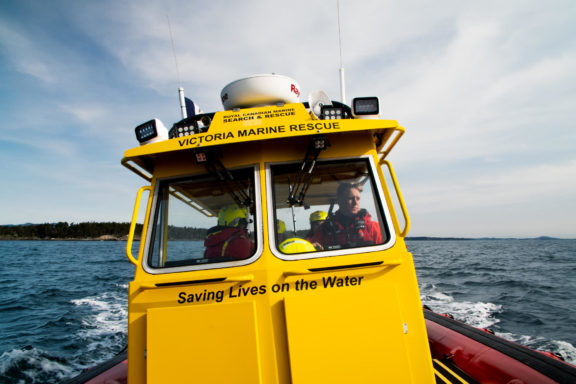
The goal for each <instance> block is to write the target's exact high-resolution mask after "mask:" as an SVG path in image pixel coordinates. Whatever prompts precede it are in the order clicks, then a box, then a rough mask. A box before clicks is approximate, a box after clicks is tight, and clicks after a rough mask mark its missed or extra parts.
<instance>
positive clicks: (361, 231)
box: [310, 183, 382, 250]
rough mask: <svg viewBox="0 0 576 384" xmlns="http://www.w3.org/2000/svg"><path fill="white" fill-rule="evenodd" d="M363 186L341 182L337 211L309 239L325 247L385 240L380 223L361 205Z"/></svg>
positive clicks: (337, 198) (371, 243) (365, 243)
mask: <svg viewBox="0 0 576 384" xmlns="http://www.w3.org/2000/svg"><path fill="white" fill-rule="evenodd" d="M360 193H361V187H360V186H359V185H358V184H351V183H342V184H340V186H339V187H338V191H337V192H336V202H337V203H338V211H336V213H335V214H334V215H332V216H331V217H328V220H326V222H324V224H322V226H321V227H320V229H319V230H318V231H316V233H314V236H312V238H311V239H310V242H311V243H313V244H314V245H315V246H316V247H320V248H321V249H324V250H330V249H339V248H351V247H359V246H366V245H373V244H382V232H381V231H380V225H379V224H378V222H376V221H372V218H371V216H370V214H369V213H368V212H367V211H366V210H365V209H361V208H360Z"/></svg>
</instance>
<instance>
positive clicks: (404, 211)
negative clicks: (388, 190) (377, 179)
mask: <svg viewBox="0 0 576 384" xmlns="http://www.w3.org/2000/svg"><path fill="white" fill-rule="evenodd" d="M380 164H386V166H387V167H388V171H389V172H390V176H391V177H392V182H393V183H394V190H395V191H396V196H397V197H398V202H399V203H400V208H401V209H402V214H403V215H404V230H403V231H402V232H401V233H400V236H401V237H406V235H407V234H408V231H409V230H410V216H408V210H407V209H406V204H404V199H403V198H402V193H401V192H400V187H399V186H398V180H396V174H395V173H394V169H393V168H392V164H390V162H389V161H388V160H384V159H382V160H381V161H380Z"/></svg>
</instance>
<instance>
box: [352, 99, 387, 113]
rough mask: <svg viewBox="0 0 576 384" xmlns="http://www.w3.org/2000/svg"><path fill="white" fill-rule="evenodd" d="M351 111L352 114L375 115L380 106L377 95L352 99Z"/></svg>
mask: <svg viewBox="0 0 576 384" xmlns="http://www.w3.org/2000/svg"><path fill="white" fill-rule="evenodd" d="M352 113H353V114H354V116H370V115H373V116H377V115H378V114H379V113H380V106H379V102H378V98H377V97H356V98H354V99H353V100H352Z"/></svg>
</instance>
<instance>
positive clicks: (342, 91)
mask: <svg viewBox="0 0 576 384" xmlns="http://www.w3.org/2000/svg"><path fill="white" fill-rule="evenodd" d="M336 7H337V8H338V47H339V48H340V69H339V72H340V101H342V103H343V104H346V84H345V82H344V65H343V64H342V32H341V27H340V0H337V1H336Z"/></svg>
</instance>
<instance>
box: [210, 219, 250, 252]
mask: <svg viewBox="0 0 576 384" xmlns="http://www.w3.org/2000/svg"><path fill="white" fill-rule="evenodd" d="M204 246H205V247H206V250H205V251H204V258H206V259H230V260H243V259H247V258H249V257H250V256H252V253H253V252H254V244H253V243H252V241H251V240H250V239H249V238H248V236H247V233H246V229H244V228H238V227H220V226H218V227H213V228H211V229H209V230H208V234H207V235H206V238H205V239H204Z"/></svg>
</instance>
